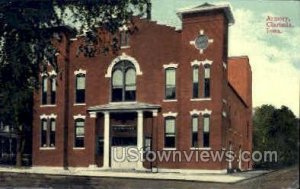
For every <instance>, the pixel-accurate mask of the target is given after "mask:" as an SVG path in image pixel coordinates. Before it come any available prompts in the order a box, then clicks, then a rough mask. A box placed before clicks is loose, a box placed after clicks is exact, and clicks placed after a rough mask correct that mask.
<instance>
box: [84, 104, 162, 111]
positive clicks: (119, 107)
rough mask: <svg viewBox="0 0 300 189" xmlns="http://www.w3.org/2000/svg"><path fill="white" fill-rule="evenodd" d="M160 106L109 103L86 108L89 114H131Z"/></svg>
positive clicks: (156, 108)
mask: <svg viewBox="0 0 300 189" xmlns="http://www.w3.org/2000/svg"><path fill="white" fill-rule="evenodd" d="M158 109H160V105H157V104H148V103H144V102H111V103H109V104H103V105H98V106H91V107H89V108H88V111H89V112H106V111H107V112H125V111H126V112H130V111H131V112H133V111H137V110H158Z"/></svg>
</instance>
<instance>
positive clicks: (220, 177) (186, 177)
mask: <svg viewBox="0 0 300 189" xmlns="http://www.w3.org/2000/svg"><path fill="white" fill-rule="evenodd" d="M0 172H12V173H32V174H48V175H66V176H68V175H69V176H92V177H109V178H136V179H152V180H153V179H154V180H155V179H159V180H183V181H198V182H215V183H236V182H239V181H242V180H245V179H250V178H253V177H257V176H260V175H263V174H266V173H268V172H269V171H247V172H240V173H233V174H221V173H220V174H207V173H206V174H204V173H201V174H200V173H198V174H197V173H189V174H187V173H151V172H136V171H127V172H120V171H115V170H96V169H94V170H93V169H73V170H64V169H62V168H35V167H34V168H14V167H0Z"/></svg>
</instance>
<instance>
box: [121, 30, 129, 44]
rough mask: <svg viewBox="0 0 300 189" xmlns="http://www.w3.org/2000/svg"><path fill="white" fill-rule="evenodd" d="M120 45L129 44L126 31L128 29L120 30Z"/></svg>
mask: <svg viewBox="0 0 300 189" xmlns="http://www.w3.org/2000/svg"><path fill="white" fill-rule="evenodd" d="M120 46H121V47H126V46H129V33H128V31H121V32H120Z"/></svg>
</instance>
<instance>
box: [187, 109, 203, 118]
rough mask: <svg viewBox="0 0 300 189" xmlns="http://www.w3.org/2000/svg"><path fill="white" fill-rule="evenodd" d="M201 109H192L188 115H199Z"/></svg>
mask: <svg viewBox="0 0 300 189" xmlns="http://www.w3.org/2000/svg"><path fill="white" fill-rule="evenodd" d="M200 113H201V111H200V110H196V109H193V110H192V111H190V115H191V116H193V115H200Z"/></svg>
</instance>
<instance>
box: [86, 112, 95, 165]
mask: <svg viewBox="0 0 300 189" xmlns="http://www.w3.org/2000/svg"><path fill="white" fill-rule="evenodd" d="M89 114H90V117H89V118H87V119H86V123H87V124H86V125H89V126H90V128H87V132H86V134H87V135H88V136H91V137H86V141H87V146H90V147H91V149H92V151H93V153H92V154H93V155H92V156H91V160H90V164H89V168H96V167H97V164H96V154H97V151H96V141H97V135H96V127H97V126H96V119H97V113H96V112H89Z"/></svg>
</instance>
